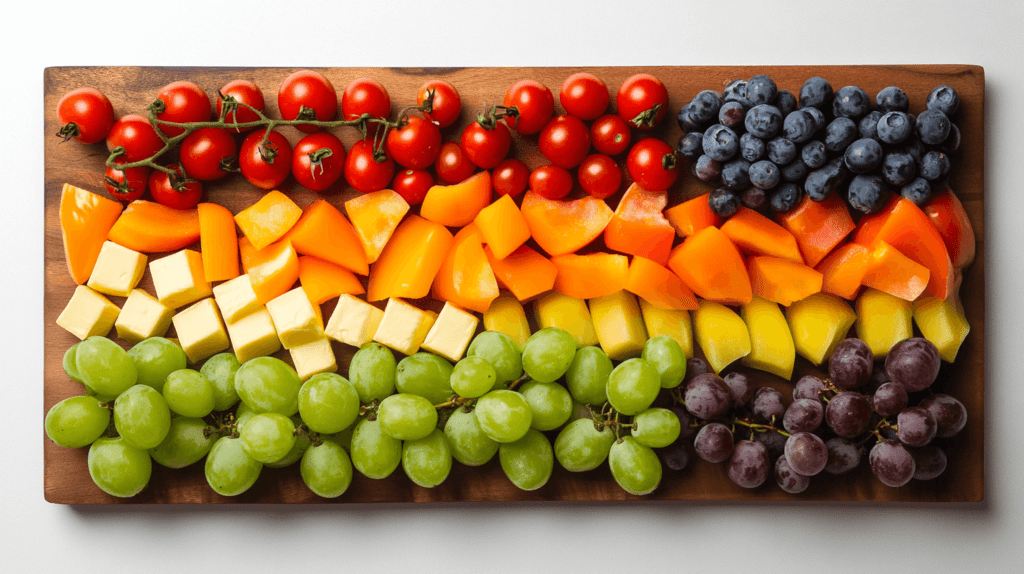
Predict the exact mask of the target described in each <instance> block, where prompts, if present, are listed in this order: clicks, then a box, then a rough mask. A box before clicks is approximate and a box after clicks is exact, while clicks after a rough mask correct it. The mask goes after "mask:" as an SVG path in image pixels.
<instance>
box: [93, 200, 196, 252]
mask: <svg viewBox="0 0 1024 574" xmlns="http://www.w3.org/2000/svg"><path fill="white" fill-rule="evenodd" d="M107 239H109V240H111V241H113V242H114V243H117V244H118V245H120V246H122V247H127V248H128V249H132V250H134V251H138V252H140V253H164V252H166V251H177V250H179V249H182V248H184V247H188V246H189V245H192V244H193V243H195V242H196V241H197V240H198V239H199V211H198V210H196V209H173V208H170V207H167V206H164V205H160V204H159V203H154V202H152V201H143V200H136V201H133V202H131V203H129V204H128V207H126V208H125V210H124V212H122V213H121V217H119V218H118V219H117V222H116V223H114V226H113V227H111V228H110V233H108V234H107Z"/></svg>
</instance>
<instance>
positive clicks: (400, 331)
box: [373, 298, 437, 355]
mask: <svg viewBox="0 0 1024 574" xmlns="http://www.w3.org/2000/svg"><path fill="white" fill-rule="evenodd" d="M436 319H437V314H436V313H434V312H432V311H424V310H422V309H418V308H416V307H413V306H412V305H410V304H408V303H406V302H405V301H402V300H401V299H395V298H391V299H388V304H387V306H385V307H384V316H383V317H382V318H381V320H380V326H378V327H377V332H376V333H375V334H374V336H373V340H374V341H377V342H378V343H380V344H381V345H384V346H385V347H389V348H391V349H394V350H395V351H398V352H399V353H404V354H406V355H412V354H413V353H415V352H416V351H419V350H420V346H421V345H422V344H423V341H424V340H425V339H426V338H427V333H428V332H430V328H431V327H432V326H433V325H434V320H436Z"/></svg>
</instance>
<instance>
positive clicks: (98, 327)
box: [57, 285, 121, 341]
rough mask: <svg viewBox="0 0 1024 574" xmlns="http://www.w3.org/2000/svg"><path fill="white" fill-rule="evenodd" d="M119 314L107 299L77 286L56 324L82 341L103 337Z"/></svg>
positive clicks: (115, 306) (83, 286) (82, 286)
mask: <svg viewBox="0 0 1024 574" xmlns="http://www.w3.org/2000/svg"><path fill="white" fill-rule="evenodd" d="M120 312H121V310H120V309H118V308H117V305H114V304H113V303H111V302H110V300H109V299H107V298H106V297H104V296H103V295H100V294H99V293H97V292H95V291H93V290H92V289H90V288H88V287H86V286H85V285H79V286H78V287H76V288H75V292H74V294H73V295H71V300H70V301H68V305H67V307H64V310H63V311H61V312H60V316H59V317H57V324H58V325H60V326H61V327H64V328H65V329H67V330H68V331H70V332H71V334H72V335H74V336H76V337H78V338H79V339H82V340H83V341H84V340H85V339H87V338H89V337H93V336H96V335H99V336H105V335H106V334H107V333H109V332H110V328H111V327H113V326H114V321H115V320H117V315H118V314H119V313H120Z"/></svg>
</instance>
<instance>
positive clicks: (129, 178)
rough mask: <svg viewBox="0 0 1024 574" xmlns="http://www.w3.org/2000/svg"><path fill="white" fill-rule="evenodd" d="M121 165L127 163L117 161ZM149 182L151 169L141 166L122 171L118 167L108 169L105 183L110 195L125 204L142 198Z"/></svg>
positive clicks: (104, 179)
mask: <svg viewBox="0 0 1024 574" xmlns="http://www.w3.org/2000/svg"><path fill="white" fill-rule="evenodd" d="M115 161H116V160H115ZM117 163H119V164H123V163H126V162H121V161H117ZM148 180H149V168H148V167H146V166H144V165H140V166H139V167H130V168H128V169H126V170H120V169H117V168H116V167H108V168H107V171H106V174H105V177H104V178H103V182H104V183H105V184H106V186H107V191H108V192H110V195H111V196H112V197H113V198H114V199H116V200H118V201H122V202H124V203H128V202H129V201H135V200H136V199H138V198H140V197H142V194H143V193H144V192H145V191H146V182H147V181H148Z"/></svg>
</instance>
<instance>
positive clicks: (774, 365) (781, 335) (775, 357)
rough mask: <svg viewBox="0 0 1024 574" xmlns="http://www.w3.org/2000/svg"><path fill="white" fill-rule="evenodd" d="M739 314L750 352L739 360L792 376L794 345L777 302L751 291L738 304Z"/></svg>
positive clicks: (783, 375)
mask: <svg viewBox="0 0 1024 574" xmlns="http://www.w3.org/2000/svg"><path fill="white" fill-rule="evenodd" d="M740 317H742V318H743V322H744V323H746V324H747V330H748V331H749V332H750V354H749V355H747V356H746V357H743V358H742V359H740V361H741V362H742V363H743V364H744V365H746V366H748V367H750V368H752V369H757V370H759V371H765V372H768V373H772V374H773V375H778V376H780V377H782V378H783V379H786V380H787V381H788V380H790V379H791V378H793V363H794V362H795V361H796V346H795V345H794V344H793V333H792V332H790V330H789V323H787V322H786V316H785V315H783V314H782V310H781V309H779V305H778V304H777V303H774V302H772V301H769V300H767V299H763V298H761V297H758V296H757V295H755V296H754V298H753V299H751V301H750V303H747V304H746V305H743V306H742V307H741V308H740Z"/></svg>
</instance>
